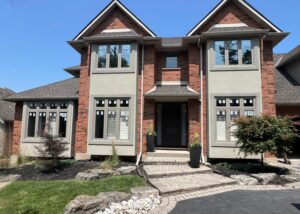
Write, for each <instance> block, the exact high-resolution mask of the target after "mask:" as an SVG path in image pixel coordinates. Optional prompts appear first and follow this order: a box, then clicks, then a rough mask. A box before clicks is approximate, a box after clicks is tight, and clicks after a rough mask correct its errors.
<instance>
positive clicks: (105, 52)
mask: <svg viewBox="0 0 300 214" xmlns="http://www.w3.org/2000/svg"><path fill="white" fill-rule="evenodd" d="M130 59H131V45H130V44H109V45H99V46H98V68H129V67H130Z"/></svg>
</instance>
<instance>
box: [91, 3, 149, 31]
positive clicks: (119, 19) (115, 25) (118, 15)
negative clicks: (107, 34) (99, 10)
mask: <svg viewBox="0 0 300 214" xmlns="http://www.w3.org/2000/svg"><path fill="white" fill-rule="evenodd" d="M124 28H129V29H133V30H134V31H136V32H137V33H138V34H141V35H144V36H149V34H148V33H147V32H145V30H144V29H142V28H140V27H139V26H138V25H137V24H136V23H135V22H133V21H132V19H131V18H130V17H129V16H128V15H127V14H125V13H124V12H123V11H122V10H121V9H120V8H118V7H116V8H115V9H114V10H113V11H112V12H111V13H110V14H109V15H108V16H107V17H106V18H105V19H104V21H103V22H101V23H99V25H98V26H97V27H96V28H95V29H94V30H93V31H92V32H91V33H90V34H89V35H90V36H92V35H95V34H98V33H101V32H102V31H103V30H106V29H124Z"/></svg>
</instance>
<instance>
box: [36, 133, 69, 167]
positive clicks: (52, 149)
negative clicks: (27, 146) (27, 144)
mask: <svg viewBox="0 0 300 214" xmlns="http://www.w3.org/2000/svg"><path fill="white" fill-rule="evenodd" d="M36 149H37V152H38V154H39V156H40V157H43V158H45V159H47V160H41V161H40V162H39V164H38V165H39V166H41V170H42V171H52V170H55V169H57V168H59V167H60V162H59V158H60V156H61V154H62V153H63V152H65V151H67V146H66V145H65V144H64V143H63V142H62V141H61V139H60V138H59V137H57V136H53V135H51V134H48V133H45V134H44V135H43V143H42V145H40V146H36Z"/></svg>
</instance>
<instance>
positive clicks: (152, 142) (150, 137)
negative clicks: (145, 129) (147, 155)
mask: <svg viewBox="0 0 300 214" xmlns="http://www.w3.org/2000/svg"><path fill="white" fill-rule="evenodd" d="M146 139H147V151H148V152H154V147H155V136H153V135H147V136H146Z"/></svg>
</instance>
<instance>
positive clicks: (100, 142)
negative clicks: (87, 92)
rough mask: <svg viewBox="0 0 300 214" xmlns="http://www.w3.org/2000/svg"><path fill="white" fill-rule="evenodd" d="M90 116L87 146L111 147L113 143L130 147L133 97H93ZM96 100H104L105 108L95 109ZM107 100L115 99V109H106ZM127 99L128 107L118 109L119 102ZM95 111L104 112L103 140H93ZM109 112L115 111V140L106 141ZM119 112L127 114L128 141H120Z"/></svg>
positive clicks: (132, 124)
mask: <svg viewBox="0 0 300 214" xmlns="http://www.w3.org/2000/svg"><path fill="white" fill-rule="evenodd" d="M91 99H92V101H91V114H90V122H89V124H90V127H91V129H90V130H89V139H90V140H89V143H88V144H89V145H111V144H112V143H113V142H114V143H115V144H116V145H122V146H132V141H133V138H132V137H133V135H132V133H131V132H132V130H134V128H133V126H134V118H135V117H134V115H133V110H134V106H133V105H134V97H133V95H120V96H105V95H104V96H103V95H102V96H101V95H99V96H96V95H95V96H93V97H91ZM97 99H105V107H96V100H97ZM108 99H117V107H108V103H107V102H108ZM122 99H128V100H129V107H120V100H122ZM97 110H104V115H105V116H104V133H103V138H95V128H96V127H95V126H96V123H95V122H96V111H97ZM109 110H115V111H116V112H117V118H116V136H117V137H116V139H108V138H107V112H108V111H109ZM121 110H125V111H126V110H127V111H128V112H129V121H128V123H129V125H128V139H120V137H119V136H120V114H121Z"/></svg>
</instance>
